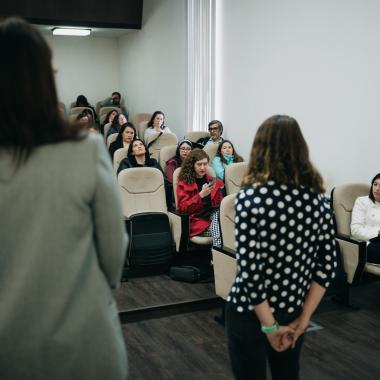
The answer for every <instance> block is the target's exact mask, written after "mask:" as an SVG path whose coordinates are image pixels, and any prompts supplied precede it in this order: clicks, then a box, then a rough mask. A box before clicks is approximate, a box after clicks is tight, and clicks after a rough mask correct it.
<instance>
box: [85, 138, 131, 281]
mask: <svg viewBox="0 0 380 380" xmlns="http://www.w3.org/2000/svg"><path fill="white" fill-rule="evenodd" d="M94 162H96V165H95V171H96V172H95V178H96V181H95V193H94V198H93V205H92V210H93V219H94V235H95V236H94V237H95V244H96V250H97V255H98V260H99V264H100V267H101V269H102V271H103V273H104V274H105V276H106V278H107V280H108V283H109V284H110V286H111V287H116V286H117V285H118V284H119V281H120V278H121V272H122V268H123V265H124V261H125V256H126V249H127V242H128V236H127V234H126V232H125V226H124V221H123V215H122V211H121V210H122V206H121V199H120V192H119V188H118V184H117V181H116V177H115V173H114V171H113V169H112V166H111V161H110V157H109V154H108V152H107V151H106V148H105V146H104V142H103V141H102V140H101V139H100V138H99V139H96V150H95V157H94Z"/></svg>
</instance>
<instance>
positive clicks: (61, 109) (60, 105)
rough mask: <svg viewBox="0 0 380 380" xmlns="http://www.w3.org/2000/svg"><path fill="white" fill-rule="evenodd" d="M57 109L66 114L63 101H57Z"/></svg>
mask: <svg viewBox="0 0 380 380" xmlns="http://www.w3.org/2000/svg"><path fill="white" fill-rule="evenodd" d="M58 109H59V110H60V112H61V113H62V115H64V116H66V106H65V103H63V102H58Z"/></svg>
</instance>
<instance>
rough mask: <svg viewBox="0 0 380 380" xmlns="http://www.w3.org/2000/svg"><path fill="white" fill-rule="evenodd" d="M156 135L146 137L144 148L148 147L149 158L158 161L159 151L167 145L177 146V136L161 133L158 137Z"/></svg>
mask: <svg viewBox="0 0 380 380" xmlns="http://www.w3.org/2000/svg"><path fill="white" fill-rule="evenodd" d="M157 137H158V134H157V135H151V136H148V139H147V140H146V146H147V147H149V152H150V156H151V157H152V158H155V159H156V160H157V161H160V151H161V149H162V148H163V147H165V146H168V145H177V136H176V135H175V134H174V133H163V134H162V135H161V136H160V137H158V138H157Z"/></svg>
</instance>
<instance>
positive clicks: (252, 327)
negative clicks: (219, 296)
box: [226, 303, 303, 380]
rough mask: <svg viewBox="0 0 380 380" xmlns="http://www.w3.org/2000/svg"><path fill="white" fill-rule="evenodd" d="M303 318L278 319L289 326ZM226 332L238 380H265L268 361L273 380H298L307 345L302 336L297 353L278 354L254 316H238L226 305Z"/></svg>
mask: <svg viewBox="0 0 380 380" xmlns="http://www.w3.org/2000/svg"><path fill="white" fill-rule="evenodd" d="M299 315H300V311H299V312H298V313H293V314H286V315H284V316H281V315H275V317H276V320H277V321H278V323H279V324H280V325H287V324H288V323H289V322H291V321H293V320H294V319H296V318H297V317H298V316H299ZM226 332H227V338H228V351H229V354H230V360H231V366H232V371H233V373H234V376H235V379H236V380H265V379H266V378H267V377H266V368H267V360H268V363H269V368H270V370H271V373H272V379H273V380H298V379H299V358H300V354H301V347H302V343H303V335H301V336H300V337H299V338H298V340H297V343H296V346H295V348H294V349H292V348H289V349H288V350H286V351H283V352H277V351H275V350H274V349H273V348H272V347H271V345H270V344H269V341H268V339H267V337H266V336H265V334H263V333H262V332H261V325H260V322H259V320H258V318H257V317H256V315H255V313H254V312H251V313H238V312H237V311H236V310H235V308H234V307H233V306H232V305H230V304H229V303H227V304H226Z"/></svg>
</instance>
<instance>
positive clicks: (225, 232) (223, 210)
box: [220, 194, 236, 251]
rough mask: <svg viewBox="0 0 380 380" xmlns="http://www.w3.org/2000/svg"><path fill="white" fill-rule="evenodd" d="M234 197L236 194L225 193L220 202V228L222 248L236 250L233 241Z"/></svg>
mask: <svg viewBox="0 0 380 380" xmlns="http://www.w3.org/2000/svg"><path fill="white" fill-rule="evenodd" d="M235 198H236V194H230V195H227V196H226V197H224V198H223V199H222V202H221V203H220V229H221V234H222V238H223V248H228V249H230V250H233V251H235V250H236V242H235Z"/></svg>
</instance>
